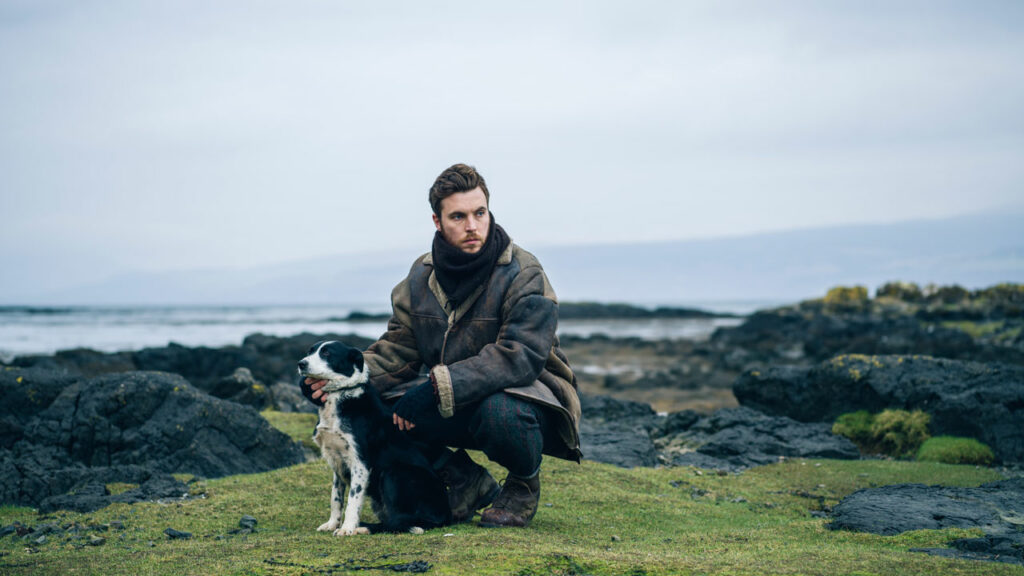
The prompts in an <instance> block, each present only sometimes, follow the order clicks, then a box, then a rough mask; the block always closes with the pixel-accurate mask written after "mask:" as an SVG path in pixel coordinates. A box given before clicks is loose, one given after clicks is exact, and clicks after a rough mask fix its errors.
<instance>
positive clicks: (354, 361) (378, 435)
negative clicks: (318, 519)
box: [299, 340, 452, 536]
mask: <svg viewBox="0 0 1024 576" xmlns="http://www.w3.org/2000/svg"><path fill="white" fill-rule="evenodd" d="M299 375H300V378H305V377H310V378H314V379H318V380H327V385H326V386H325V387H324V388H323V390H324V391H325V392H326V393H327V394H326V402H325V403H324V404H323V405H322V406H321V407H320V419H319V421H318V422H317V425H316V430H314V432H313V440H314V441H315V442H316V443H317V445H318V446H320V453H321V454H322V455H323V457H324V459H326V460H327V463H328V464H329V465H330V467H331V470H332V471H334V483H333V486H332V488H331V517H330V519H329V520H328V521H327V522H325V523H323V524H322V525H321V526H320V527H319V528H317V530H320V531H327V530H333V531H334V535H335V536H349V535H352V534H369V533H371V532H411V533H414V534H421V533H422V532H423V530H424V529H427V528H435V527H438V526H443V525H445V524H450V523H451V519H452V517H451V510H450V509H449V507H448V497H447V495H446V493H445V487H444V483H443V482H442V481H441V479H440V478H439V477H438V476H437V474H436V473H435V472H434V470H433V468H432V467H431V466H430V463H429V462H428V461H427V458H426V457H425V456H424V455H423V454H422V453H421V452H420V451H419V450H417V449H416V448H415V447H414V446H413V444H412V441H411V440H409V439H408V438H407V437H406V436H405V435H404V434H403V433H402V432H400V431H399V430H398V428H397V427H396V426H395V425H394V423H393V422H392V419H391V411H390V410H388V409H387V408H385V407H384V404H383V402H381V399H380V396H379V395H378V393H377V391H376V390H375V389H374V388H373V386H370V385H369V384H367V382H368V380H369V373H368V370H367V367H366V365H365V364H364V363H363V354H362V352H360V351H359V350H357V349H355V348H351V347H349V346H347V345H345V344H343V343H341V342H337V341H333V340H332V341H326V342H317V343H316V344H314V345H313V347H312V348H310V349H309V355H308V356H306V357H305V358H303V359H302V360H300V361H299ZM346 485H347V486H348V501H347V503H346V504H345V508H344V515H343V514H342V495H343V493H344V491H345V487H346ZM366 496H369V497H370V499H371V505H372V506H373V511H374V513H375V514H376V515H377V518H378V519H379V520H380V523H379V524H363V525H360V523H359V511H360V509H361V508H362V507H363V500H364V498H365V497H366Z"/></svg>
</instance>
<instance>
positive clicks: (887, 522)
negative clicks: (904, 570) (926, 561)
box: [829, 478, 1024, 564]
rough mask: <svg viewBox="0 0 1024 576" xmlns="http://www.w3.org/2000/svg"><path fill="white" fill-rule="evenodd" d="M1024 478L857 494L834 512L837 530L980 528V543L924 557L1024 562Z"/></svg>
mask: <svg viewBox="0 0 1024 576" xmlns="http://www.w3.org/2000/svg"><path fill="white" fill-rule="evenodd" d="M1022 526H1024V478H1013V479H1009V480H1000V481H998V482H991V483H989V484H984V485H982V486H979V487H977V488H951V487H945V486H925V485H923V484H897V485H893V486H882V487H880V488H868V489H864V490H858V491H857V492H854V493H853V494H850V495H849V496H847V497H846V498H844V499H843V500H842V501H841V502H840V503H839V504H837V505H836V506H835V507H834V508H833V509H832V523H831V524H830V525H829V527H830V528H832V529H834V530H838V529H843V530H855V531H860V532H871V533H873V534H883V535H893V534H899V533H901V532H906V531H909V530H941V529H943V528H979V529H981V530H982V531H983V532H985V536H984V537H982V538H966V539H961V540H956V541H954V542H952V543H951V544H952V546H953V547H954V549H952V550H951V549H948V548H939V549H935V548H930V549H916V550H918V551H921V552H928V553H931V554H939V555H943V556H955V557H964V558H974V559H983V560H999V561H1003V562H1014V563H1017V564H1022V563H1024V531H1022V530H1021V527H1022Z"/></svg>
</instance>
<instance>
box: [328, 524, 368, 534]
mask: <svg viewBox="0 0 1024 576" xmlns="http://www.w3.org/2000/svg"><path fill="white" fill-rule="evenodd" d="M369 533H370V529H369V528H367V527H366V526H357V527H355V528H345V527H344V526H342V527H341V528H338V529H337V530H335V531H334V535H335V536H356V535H358V534H369Z"/></svg>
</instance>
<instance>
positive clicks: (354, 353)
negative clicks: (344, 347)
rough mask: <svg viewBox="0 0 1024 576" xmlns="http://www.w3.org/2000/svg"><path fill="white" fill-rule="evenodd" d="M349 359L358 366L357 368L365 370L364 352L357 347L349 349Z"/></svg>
mask: <svg viewBox="0 0 1024 576" xmlns="http://www.w3.org/2000/svg"><path fill="white" fill-rule="evenodd" d="M348 361H349V362H351V363H352V365H353V366H355V367H356V370H359V371H360V372H362V371H363V353H362V352H360V351H359V350H356V349H355V348H352V349H351V350H349V351H348Z"/></svg>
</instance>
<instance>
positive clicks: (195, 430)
mask: <svg viewBox="0 0 1024 576" xmlns="http://www.w3.org/2000/svg"><path fill="white" fill-rule="evenodd" d="M23 432H24V436H23V438H22V439H20V440H18V441H17V442H15V443H13V445H12V446H11V447H10V448H9V449H6V450H3V451H0V502H4V503H11V504H24V505H31V506H38V505H39V504H40V503H41V502H42V501H43V500H45V499H46V498H49V497H53V496H60V495H63V494H65V493H67V491H68V490H70V489H72V488H74V487H75V486H82V482H86V484H88V483H95V482H96V481H102V482H104V483H109V482H114V481H124V482H131V483H142V482H144V481H146V479H145V478H143V479H141V480H140V477H139V474H138V473H136V472H132V470H135V467H137V468H139V469H142V470H145V471H147V472H166V473H174V472H183V473H192V474H196V475H200V476H206V477H216V476H224V475H228V474H242V473H252V472H263V471H266V470H271V469H274V468H279V467H282V466H289V465H292V464H297V463H299V462H302V461H303V460H304V456H303V451H302V448H301V446H300V445H299V444H298V443H296V442H293V441H292V440H291V439H290V438H289V437H288V436H287V435H285V434H283V433H282V432H279V431H277V430H275V429H274V428H272V427H271V426H270V425H269V424H268V423H267V421H266V420H264V419H263V418H262V417H261V416H260V415H259V413H258V412H256V411H255V410H254V409H253V408H251V407H248V406H242V405H239V404H236V403H233V402H228V401H224V400H220V399H217V398H214V397H212V396H210V395H208V394H205V393H203V392H202V391H200V390H198V389H196V388H194V387H193V386H191V385H190V384H189V383H188V382H187V381H186V380H185V379H184V378H182V377H181V376H178V375H174V374H167V373H161V372H129V373H123V374H114V375H107V376H100V377H97V378H93V379H90V380H83V381H77V382H74V383H72V384H70V385H68V386H67V387H65V388H64V389H63V391H61V392H60V394H59V395H58V396H57V397H56V398H55V399H54V400H53V401H52V403H50V405H49V406H48V407H47V408H45V409H44V410H41V411H39V412H38V413H37V414H35V415H34V416H33V417H32V418H31V419H30V420H29V421H28V422H27V423H26V424H25V425H24V427H23ZM90 470H92V472H90ZM90 474H91V475H92V476H97V475H98V476H99V477H100V480H96V478H90ZM125 475H127V476H129V477H128V478H125V479H121V476H125ZM93 495H95V494H93Z"/></svg>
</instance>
